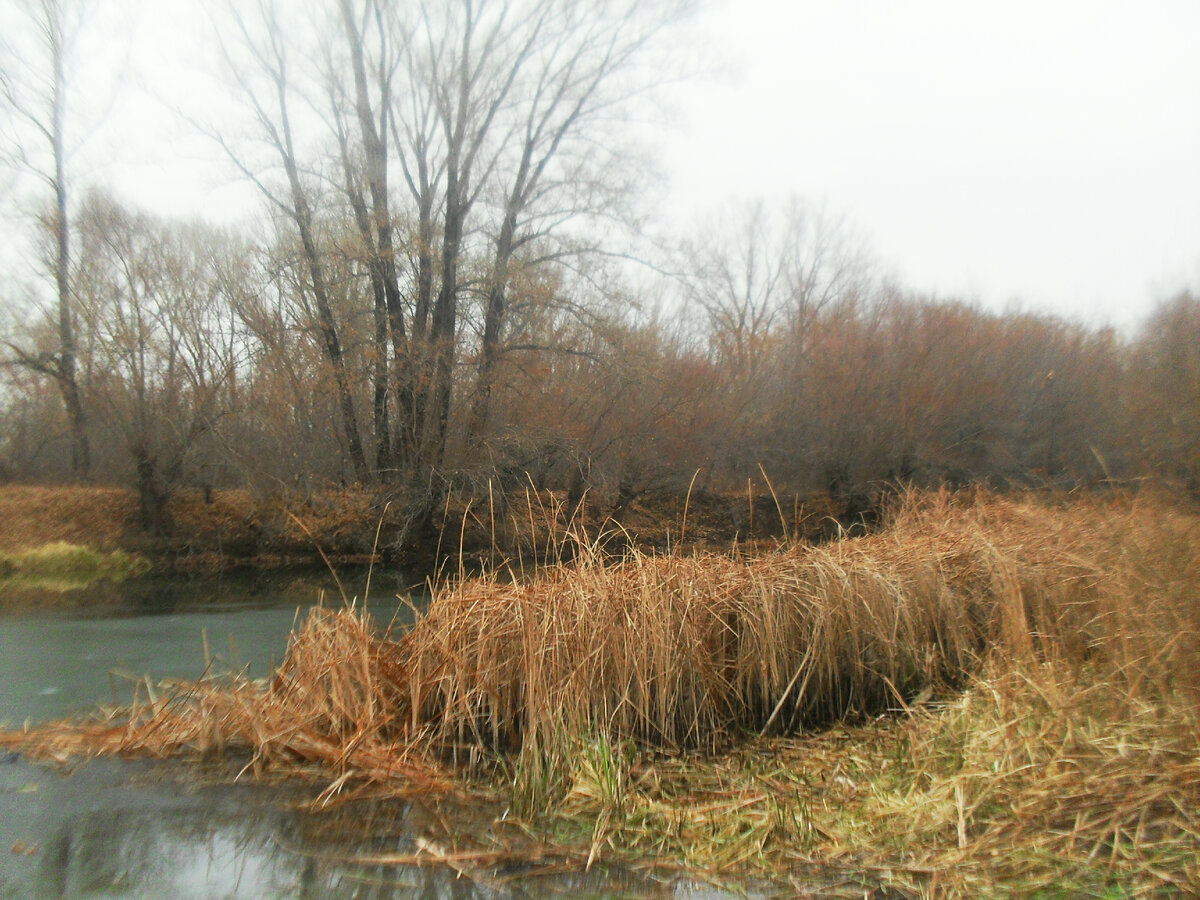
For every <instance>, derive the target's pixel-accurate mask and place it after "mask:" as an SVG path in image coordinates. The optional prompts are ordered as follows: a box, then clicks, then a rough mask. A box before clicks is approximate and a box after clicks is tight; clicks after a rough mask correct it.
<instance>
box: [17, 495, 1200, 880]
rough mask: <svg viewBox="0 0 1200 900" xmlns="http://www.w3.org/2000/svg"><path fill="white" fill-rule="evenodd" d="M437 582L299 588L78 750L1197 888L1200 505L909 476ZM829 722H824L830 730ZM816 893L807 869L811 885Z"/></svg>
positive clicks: (968, 870) (707, 853)
mask: <svg viewBox="0 0 1200 900" xmlns="http://www.w3.org/2000/svg"><path fill="white" fill-rule="evenodd" d="M585 549H587V550H588V552H580V553H577V554H576V558H575V559H574V560H573V561H572V562H571V563H569V564H563V565H559V566H555V567H550V568H548V569H546V570H543V571H541V572H540V573H539V574H538V575H537V576H536V577H533V578H530V579H517V578H512V577H504V576H502V575H501V574H496V575H493V576H491V577H486V578H482V579H472V580H465V581H463V582H461V583H458V584H454V585H449V586H446V587H443V588H440V589H438V590H436V591H435V596H434V598H433V600H432V602H431V604H430V605H429V607H428V609H427V610H426V611H425V612H424V614H423V615H421V616H420V617H419V618H418V620H417V622H416V624H415V625H414V626H413V627H412V629H411V630H410V631H408V632H407V633H406V634H404V635H402V636H391V635H389V634H388V633H387V632H386V631H384V632H381V631H380V630H379V629H378V628H376V627H375V625H374V623H372V622H371V620H370V618H369V617H368V616H366V615H365V614H363V613H361V612H359V611H357V610H355V609H353V608H348V609H343V610H340V611H328V610H320V611H316V612H315V613H314V614H313V615H312V616H311V617H310V618H309V619H308V620H307V621H306V622H305V623H303V625H302V626H301V627H300V628H299V629H298V630H297V631H296V633H295V635H294V636H293V638H292V644H291V646H290V648H289V651H288V654H287V657H286V659H285V661H284V663H283V664H282V666H281V667H280V669H279V670H278V672H277V673H276V674H275V676H274V677H273V678H272V679H271V680H270V681H269V682H266V683H251V682H247V681H245V680H243V679H240V678H237V677H234V678H232V679H224V680H222V679H205V680H202V681H200V682H198V683H194V684H189V685H177V686H174V687H173V688H172V689H171V690H170V691H168V692H167V693H165V694H163V695H162V696H157V695H153V696H152V695H150V693H149V691H148V696H147V698H146V700H145V701H144V702H141V703H139V704H136V705H135V707H134V708H133V709H131V710H124V711H122V712H121V713H119V714H118V715H117V716H116V717H114V718H112V719H110V720H108V721H106V722H88V723H79V724H75V725H66V726H57V727H50V728H46V729H42V730H40V731H37V732H28V733H22V734H15V735H7V736H5V737H4V738H3V743H4V744H6V745H8V746H23V747H26V748H30V749H35V750H38V749H40V750H41V751H42V752H44V753H48V754H52V755H65V754H69V753H93V752H110V753H112V752H116V753H152V754H172V753H181V752H190V753H199V754H209V755H211V754H214V753H220V752H224V751H226V750H237V751H239V752H242V753H244V754H246V755H247V759H248V762H247V763H246V768H247V769H253V770H256V771H265V770H273V771H293V770H303V771H307V772H310V773H311V772H313V771H319V772H321V773H322V777H324V778H325V780H326V783H327V785H328V788H327V790H326V792H325V795H324V797H325V799H329V798H332V797H333V796H334V795H335V794H337V793H338V792H339V791H341V790H343V788H345V787H346V786H347V785H350V784H352V783H353V784H361V783H375V784H377V785H386V786H389V787H390V788H392V789H394V790H395V791H396V792H397V793H404V792H427V791H430V790H432V791H436V792H440V793H443V794H452V793H457V794H460V795H468V796H474V797H486V798H490V799H494V800H496V801H497V802H500V803H502V804H505V805H507V806H508V807H509V808H510V810H511V811H513V812H514V813H515V814H516V815H517V817H518V818H519V819H520V820H521V821H523V822H525V823H526V827H528V828H529V829H531V830H532V832H533V833H534V834H536V835H538V836H539V838H541V839H543V840H545V841H549V842H552V843H557V844H559V845H560V846H563V847H565V848H569V850H570V852H571V853H574V854H578V855H579V856H580V857H584V855H586V857H585V858H586V859H587V860H588V861H589V862H592V861H595V860H598V859H599V860H607V859H622V860H638V859H644V858H647V857H654V858H658V859H667V860H673V861H675V862H677V863H679V864H682V865H687V866H689V867H693V868H698V869H703V870H706V871H709V872H716V873H725V874H742V875H744V874H747V873H754V874H759V875H762V874H768V875H770V876H772V877H774V878H776V879H788V878H793V879H795V880H796V881H795V884H796V889H797V890H799V889H800V888H801V887H802V886H803V885H809V886H810V887H811V884H812V882H811V880H809V879H811V877H812V873H813V872H814V871H821V872H825V873H828V872H830V871H834V872H842V873H843V875H844V878H846V879H849V880H850V881H851V882H857V881H860V880H861V881H864V882H866V883H886V884H889V885H891V886H893V887H895V888H896V889H898V890H903V891H905V892H907V893H910V894H913V895H921V896H943V895H945V896H979V895H984V894H992V895H1005V894H1011V895H1018V896H1027V895H1030V894H1033V893H1036V892H1037V891H1039V890H1041V889H1043V888H1046V889H1049V888H1047V886H1049V885H1054V886H1055V887H1054V889H1053V890H1056V891H1058V894H1053V893H1051V894H1050V895H1057V896H1062V895H1070V896H1134V895H1142V894H1153V893H1155V892H1164V891H1165V892H1167V893H1171V892H1175V893H1188V892H1195V891H1197V890H1200V867H1198V864H1197V859H1198V858H1200V727H1198V724H1197V713H1198V710H1200V702H1198V701H1200V680H1198V679H1197V678H1196V676H1195V673H1196V672H1197V671H1200V603H1198V602H1197V587H1198V586H1200V520H1198V519H1197V517H1196V516H1195V515H1194V514H1193V513H1190V512H1188V511H1185V510H1181V509H1179V508H1176V507H1174V506H1172V505H1171V504H1169V503H1167V502H1165V501H1161V500H1154V499H1151V498H1142V499H1137V500H1128V499H1126V500H1113V501H1102V500H1098V499H1088V498H1074V499H1070V500H1061V501H1053V500H1051V501H1047V500H1045V499H1037V498H1010V499H1003V498H996V497H988V496H983V497H952V496H949V495H946V494H937V495H926V496H913V497H910V498H908V499H907V500H906V501H905V502H904V503H902V504H900V505H899V506H898V508H897V509H896V510H895V511H894V512H893V513H892V516H891V520H890V524H889V525H888V526H887V527H886V528H884V529H883V530H882V531H880V532H879V533H877V534H874V535H871V536H867V537H861V538H856V539H852V540H842V541H838V542H834V543H831V544H828V545H824V546H821V547H815V548H813V547H794V548H787V547H781V548H779V549H778V550H774V551H770V552H765V553H761V554H759V555H756V556H754V557H747V558H741V557H739V556H737V555H730V554H725V555H720V554H697V555H693V556H681V555H675V556H647V555H642V554H639V553H636V552H634V553H629V554H627V555H626V556H625V557H623V558H622V559H620V560H611V559H607V558H605V556H604V554H603V553H602V552H601V551H600V550H598V549H597V548H595V547H591V548H585ZM831 726H832V727H831ZM806 889H807V888H806Z"/></svg>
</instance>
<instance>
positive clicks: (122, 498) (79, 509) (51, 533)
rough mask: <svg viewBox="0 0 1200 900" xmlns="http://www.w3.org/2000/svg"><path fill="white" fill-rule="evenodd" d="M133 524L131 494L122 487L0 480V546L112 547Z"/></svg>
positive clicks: (135, 515)
mask: <svg viewBox="0 0 1200 900" xmlns="http://www.w3.org/2000/svg"><path fill="white" fill-rule="evenodd" d="M137 530H138V505H137V497H135V496H134V494H133V493H132V492H131V491H128V490H125V489H124V488H114V487H68V486H61V487H43V486H36V485H17V484H8V485H3V486H0V550H3V551H17V550H23V549H28V548H30V547H39V546H42V545H44V544H53V543H59V542H63V543H70V544H83V545H87V546H90V547H95V548H97V549H100V550H113V549H116V548H118V547H121V546H123V545H124V544H125V542H126V541H127V539H128V538H129V537H130V536H132V535H134V534H136V532H137Z"/></svg>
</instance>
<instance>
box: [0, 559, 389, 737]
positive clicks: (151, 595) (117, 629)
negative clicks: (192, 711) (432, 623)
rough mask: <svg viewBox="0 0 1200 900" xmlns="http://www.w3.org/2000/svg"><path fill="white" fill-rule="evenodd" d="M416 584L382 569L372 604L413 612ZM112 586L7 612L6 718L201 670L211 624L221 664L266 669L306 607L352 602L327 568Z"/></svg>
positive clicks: (353, 592) (3, 627)
mask: <svg viewBox="0 0 1200 900" xmlns="http://www.w3.org/2000/svg"><path fill="white" fill-rule="evenodd" d="M365 577H366V576H365V573H361V572H353V573H347V574H345V575H343V576H342V581H343V586H344V588H345V590H346V592H347V596H349V597H350V598H351V599H353V598H354V597H356V596H361V593H362V590H363V587H364V586H365ZM410 584H411V582H409V581H408V580H407V579H405V578H404V577H403V576H398V575H388V574H381V573H374V575H373V578H372V583H371V596H370V598H369V603H368V608H369V609H370V610H371V612H372V613H373V614H374V615H375V616H376V618H377V620H378V621H379V622H380V624H381V625H383V626H386V625H387V624H388V623H389V622H391V621H392V620H393V617H396V616H399V619H400V624H406V623H407V622H408V621H410V620H411V614H412V613H411V609H410V608H409V607H408V606H407V604H404V603H401V601H400V600H399V599H398V597H397V595H398V594H399V593H401V592H404V591H406V590H407V588H408V587H409V586H410ZM111 590H112V589H111V588H109V590H108V591H106V601H107V600H109V599H115V602H105V603H104V604H103V605H101V606H98V607H88V608H86V609H74V610H53V611H50V612H34V613H31V612H21V613H16V614H10V615H5V616H0V723H5V724H7V725H8V726H9V727H15V726H20V725H21V724H22V723H23V722H26V721H30V722H40V721H44V720H46V719H52V718H61V717H64V716H68V715H72V714H75V713H79V712H83V711H87V710H89V709H94V708H95V707H96V706H97V705H98V704H111V703H114V702H118V703H128V702H129V701H130V700H131V699H132V697H133V691H134V687H135V685H136V684H137V683H138V682H141V681H143V680H144V679H146V678H147V677H149V678H150V680H151V681H152V682H157V681H161V680H163V679H171V678H198V677H199V676H201V675H202V674H203V673H204V667H205V657H204V639H203V638H204V635H205V634H207V637H208V645H209V651H210V653H211V655H212V659H213V668H214V670H215V671H216V672H219V673H224V672H227V671H229V669H230V668H235V669H238V670H241V669H242V668H248V671H249V674H250V676H251V677H254V678H257V677H262V676H265V675H266V674H267V673H268V671H269V669H270V668H271V665H272V663H277V662H279V660H280V659H281V658H282V657H283V653H284V650H285V649H286V647H287V638H288V634H289V633H290V631H291V629H292V624H293V622H294V621H295V620H296V617H297V615H301V616H302V615H304V613H305V612H306V611H307V610H308V608H310V607H311V606H313V605H314V604H316V603H318V602H324V603H326V604H327V605H340V604H341V603H342V599H341V595H340V593H339V591H338V589H337V586H336V585H335V584H334V582H333V580H332V578H330V577H329V575H328V574H327V573H326V574H324V575H322V574H321V573H319V572H302V573H288V574H271V575H267V576H264V577H258V578H246V577H241V578H236V577H235V578H228V577H227V578H206V579H191V580H184V579H174V580H165V579H155V580H149V581H139V582H136V583H133V584H130V585H128V586H125V585H123V586H121V589H120V590H121V592H122V595H121V596H118V597H116V598H109V597H108V593H109V592H111ZM143 689H144V688H143ZM143 696H144V694H143Z"/></svg>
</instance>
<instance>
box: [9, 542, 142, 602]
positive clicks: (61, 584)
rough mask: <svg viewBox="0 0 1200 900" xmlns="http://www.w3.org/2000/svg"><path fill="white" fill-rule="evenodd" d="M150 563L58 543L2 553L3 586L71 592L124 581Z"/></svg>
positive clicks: (121, 555) (121, 552) (136, 558)
mask: <svg viewBox="0 0 1200 900" xmlns="http://www.w3.org/2000/svg"><path fill="white" fill-rule="evenodd" d="M149 569H150V563H149V562H148V561H147V560H145V559H143V558H141V557H139V556H134V555H131V554H129V553H126V552H125V551H124V550H113V551H110V552H107V553H104V552H101V551H99V550H95V549H93V548H91V547H87V546H84V545H81V544H71V543H67V542H65V541H56V542H54V543H51V544H45V545H43V546H41V547H33V548H29V549H25V550H16V551H12V552H8V553H0V586H3V587H26V588H38V589H41V590H50V591H70V590H78V589H80V588H86V587H88V586H89V585H92V584H95V583H96V582H97V581H102V580H107V581H113V582H120V581H124V580H125V579H126V578H131V577H133V576H136V575H144V574H145V573H146V572H147V571H149Z"/></svg>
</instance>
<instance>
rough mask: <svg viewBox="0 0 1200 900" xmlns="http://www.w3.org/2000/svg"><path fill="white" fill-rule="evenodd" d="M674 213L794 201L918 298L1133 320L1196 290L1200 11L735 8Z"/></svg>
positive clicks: (679, 178) (679, 148) (693, 123)
mask: <svg viewBox="0 0 1200 900" xmlns="http://www.w3.org/2000/svg"><path fill="white" fill-rule="evenodd" d="M711 21H712V23H713V27H714V29H715V33H716V34H717V35H719V41H718V44H719V46H721V47H722V48H723V49H724V50H725V52H727V53H728V54H729V56H730V57H731V58H732V59H733V60H736V61H737V62H738V63H739V69H740V71H739V72H737V73H736V74H735V75H734V76H733V77H730V78H727V79H725V80H724V81H723V82H722V81H717V82H715V83H714V82H709V83H708V84H706V85H704V86H702V87H699V88H697V89H695V90H694V91H692V92H690V94H689V96H688V97H687V102H686V106H685V110H684V112H685V122H684V126H683V128H682V130H681V132H680V133H679V135H678V136H677V137H675V138H673V139H671V140H670V141H669V142H668V145H667V156H666V160H665V162H666V166H667V168H668V169H669V170H671V171H672V172H673V173H674V175H673V179H672V181H673V185H672V193H671V196H672V199H673V204H672V206H673V209H674V210H675V214H676V215H677V216H678V217H679V218H680V219H681V220H686V219H687V218H688V217H689V216H690V215H693V214H695V213H697V212H698V211H700V210H702V209H705V208H707V207H708V206H710V205H711V198H712V197H713V196H714V195H716V196H740V195H763V196H767V197H770V196H772V195H775V194H779V193H785V192H797V193H799V194H802V195H805V196H808V197H810V198H813V199H815V200H818V201H820V200H823V201H825V202H826V203H827V204H828V205H829V206H830V207H832V208H833V209H835V210H840V211H843V212H845V213H846V214H847V215H848V216H849V217H850V219H851V220H852V221H853V222H854V223H855V224H857V226H858V227H859V229H861V230H862V231H863V232H864V233H865V234H866V236H867V237H868V238H869V239H870V240H871V242H872V243H873V245H874V247H875V249H876V251H877V253H878V254H879V255H880V256H881V257H882V258H883V259H884V260H885V262H886V264H887V265H888V266H889V267H890V268H891V269H892V270H893V271H894V272H896V273H897V275H898V276H899V278H900V280H901V282H902V283H903V284H904V285H906V286H909V287H911V288H913V289H918V290H927V291H931V292H937V293H939V294H943V295H952V294H953V295H961V296H966V297H970V298H977V299H980V300H982V301H983V302H985V303H987V304H988V305H989V306H994V307H999V308H1007V307H1008V306H1009V305H1011V304H1019V305H1021V306H1022V307H1026V308H1032V309H1047V310H1053V311H1055V312H1058V313H1061V314H1064V315H1068V316H1073V317H1080V318H1084V319H1085V320H1086V321H1088V322H1090V323H1101V322H1107V321H1111V322H1112V323H1114V324H1128V323H1130V322H1131V321H1134V320H1136V319H1137V318H1139V317H1140V316H1141V314H1142V313H1144V312H1145V310H1146V309H1147V308H1148V306H1149V305H1151V304H1152V303H1153V301H1154V300H1155V299H1158V298H1159V297H1160V296H1162V295H1163V294H1164V293H1170V292H1174V291H1175V290H1178V289H1179V288H1180V287H1181V286H1183V285H1191V286H1192V287H1193V289H1195V288H1197V287H1198V286H1200V53H1198V52H1197V48H1198V47H1200V2H1197V0H1140V2H1105V0H1039V2H1028V0H1005V2H1003V3H984V2H975V0H942V2H935V0H894V2H888V0H821V2H816V0H799V2H787V0H741V2H737V3H729V4H725V5H723V6H722V7H720V8H719V9H718V10H716V11H714V14H713V15H712V16H711Z"/></svg>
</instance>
